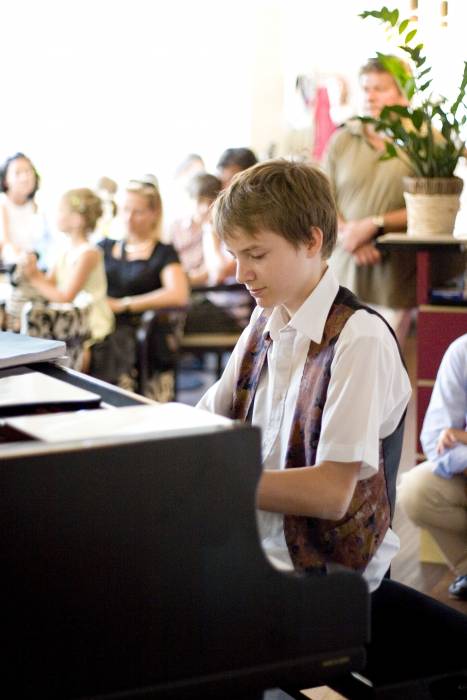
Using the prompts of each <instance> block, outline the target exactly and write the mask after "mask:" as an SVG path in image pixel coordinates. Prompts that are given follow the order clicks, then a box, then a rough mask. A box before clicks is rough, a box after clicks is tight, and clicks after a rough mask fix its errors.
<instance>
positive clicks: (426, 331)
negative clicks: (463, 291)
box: [378, 233, 467, 461]
mask: <svg viewBox="0 0 467 700" xmlns="http://www.w3.org/2000/svg"><path fill="white" fill-rule="evenodd" d="M378 247H381V248H382V249H384V248H391V247H392V248H398V249H401V248H403V249H404V250H406V251H407V254H412V255H413V254H415V256H416V270H417V307H418V318H417V380H416V381H417V387H416V391H417V396H416V398H417V437H416V440H417V459H418V461H422V460H423V459H424V456H423V452H422V448H421V445H420V431H421V429H422V425H423V419H424V417H425V413H426V409H427V407H428V404H429V401H430V397H431V392H432V389H433V385H434V383H435V379H436V374H437V372H438V368H439V365H440V362H441V359H442V357H443V355H444V353H445V352H446V350H447V348H448V346H449V345H450V344H451V343H452V341H453V340H455V339H456V338H458V337H459V336H460V335H462V334H463V333H467V303H466V305H465V306H459V305H456V306H447V305H446V306H440V305H434V304H430V303H429V302H430V291H431V271H432V269H434V267H435V265H436V258H435V255H436V253H437V252H439V251H446V250H457V251H459V255H462V254H463V253H464V250H465V248H466V247H467V239H466V240H460V239H456V238H453V237H451V236H443V237H442V236H440V237H437V238H427V239H421V238H413V237H412V238H410V237H408V236H407V235H406V234H391V233H390V234H387V235H386V236H382V237H381V238H380V239H378Z"/></svg>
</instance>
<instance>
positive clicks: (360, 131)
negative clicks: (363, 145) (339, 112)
mask: <svg viewBox="0 0 467 700" xmlns="http://www.w3.org/2000/svg"><path fill="white" fill-rule="evenodd" d="M345 125H346V127H347V129H348V130H349V131H350V133H351V134H353V135H354V136H365V130H364V127H365V125H364V123H363V122H361V121H360V119H349V121H348V122H346V123H345Z"/></svg>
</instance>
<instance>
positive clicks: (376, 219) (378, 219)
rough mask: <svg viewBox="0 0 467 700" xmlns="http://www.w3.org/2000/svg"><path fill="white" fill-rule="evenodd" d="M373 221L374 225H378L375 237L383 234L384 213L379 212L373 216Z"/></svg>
mask: <svg viewBox="0 0 467 700" xmlns="http://www.w3.org/2000/svg"><path fill="white" fill-rule="evenodd" d="M371 223H372V224H373V226H376V232H375V234H374V236H373V238H378V237H379V236H382V235H383V233H384V216H383V215H382V214H379V215H378V216H372V217H371Z"/></svg>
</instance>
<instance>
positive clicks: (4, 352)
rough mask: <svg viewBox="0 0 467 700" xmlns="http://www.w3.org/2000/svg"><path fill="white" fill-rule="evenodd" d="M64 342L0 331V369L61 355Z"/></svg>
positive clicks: (64, 346) (43, 360) (64, 349)
mask: <svg viewBox="0 0 467 700" xmlns="http://www.w3.org/2000/svg"><path fill="white" fill-rule="evenodd" d="M65 354H66V344H65V343H64V342H63V341H61V340H49V339H47V338H33V337H31V336H29V335H25V334H24V333H11V332H9V331H0V369H2V368H4V367H18V366H19V365H25V364H30V363H32V362H47V361H48V360H55V359H57V358H58V357H63V355H65Z"/></svg>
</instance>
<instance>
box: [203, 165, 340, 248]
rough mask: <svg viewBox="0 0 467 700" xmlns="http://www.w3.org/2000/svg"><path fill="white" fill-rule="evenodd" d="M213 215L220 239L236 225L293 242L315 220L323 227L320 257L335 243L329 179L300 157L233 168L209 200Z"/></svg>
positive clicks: (305, 235) (303, 237) (305, 237)
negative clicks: (227, 183) (222, 187)
mask: <svg viewBox="0 0 467 700" xmlns="http://www.w3.org/2000/svg"><path fill="white" fill-rule="evenodd" d="M213 217H214V227H215V230H216V231H217V233H218V235H219V237H220V238H221V239H222V240H226V239H228V238H230V237H232V236H235V233H236V231H237V230H241V231H244V232H246V233H248V234H250V235H252V236H254V234H255V233H256V232H258V231H261V230H263V231H271V232H273V233H276V234H278V235H279V236H282V237H283V238H285V239H286V240H287V241H289V242H290V243H291V244H292V245H293V246H294V247H298V246H299V245H300V244H301V243H308V242H309V241H310V236H311V228H312V227H313V226H316V227H318V228H320V229H321V231H322V232H323V247H322V250H321V255H322V257H323V258H324V259H326V258H328V257H329V256H330V255H331V253H332V251H333V248H334V246H335V243H336V236H337V210H336V205H335V202H334V197H333V194H332V191H331V186H330V183H329V180H328V178H327V177H326V175H325V174H324V173H323V172H322V171H321V170H320V169H319V168H318V167H315V166H313V165H310V164H306V163H295V162H291V161H288V160H283V159H278V160H270V161H266V162H264V163H259V164H258V165H255V166H254V167H252V168H249V169H248V170H245V171H243V172H242V173H239V174H238V175H236V176H235V177H234V179H233V181H232V183H231V185H230V186H229V187H228V188H227V189H226V190H224V192H221V194H220V195H219V197H218V198H217V200H216V202H215V203H214V210H213Z"/></svg>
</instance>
